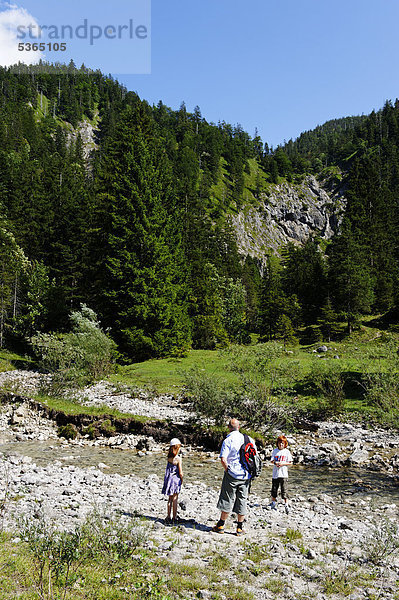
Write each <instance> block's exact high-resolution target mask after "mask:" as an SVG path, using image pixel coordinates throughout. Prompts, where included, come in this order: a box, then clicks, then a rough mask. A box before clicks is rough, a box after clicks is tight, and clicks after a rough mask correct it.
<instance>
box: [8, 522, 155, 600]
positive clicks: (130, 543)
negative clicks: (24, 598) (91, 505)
mask: <svg viewBox="0 0 399 600" xmlns="http://www.w3.org/2000/svg"><path fill="white" fill-rule="evenodd" d="M19 530H20V535H21V538H22V539H23V540H24V542H25V543H26V544H27V547H28V550H29V553H30V555H31V558H32V563H33V564H32V567H33V568H32V574H33V578H34V583H35V587H36V590H37V592H38V597H39V598H42V599H45V598H48V599H49V600H50V598H51V599H53V598H56V597H57V598H66V593H67V590H68V589H71V588H72V586H73V584H74V583H75V582H76V581H77V579H79V569H80V567H81V566H82V565H83V564H84V563H86V562H88V561H90V560H92V559H93V558H98V557H101V558H103V559H104V560H106V561H109V562H110V563H111V562H112V561H118V560H120V559H126V558H130V557H131V556H132V554H134V553H135V552H136V549H137V548H138V547H140V546H141V545H142V544H143V543H144V541H145V540H146V532H145V530H144V528H143V527H142V525H141V524H140V523H139V522H138V520H137V519H136V518H133V519H132V518H129V519H122V517H120V516H116V515H113V514H107V513H106V512H105V511H104V512H102V513H99V512H93V513H92V514H91V515H89V516H88V517H87V519H86V521H85V522H84V523H83V524H82V525H77V526H76V527H75V529H73V530H72V531H59V530H57V529H56V528H55V527H54V525H53V524H51V523H50V522H49V521H48V520H47V519H46V518H45V517H44V515H43V514H41V515H39V516H38V518H37V519H32V518H30V517H24V518H22V519H21V520H20V521H19ZM54 584H55V585H57V586H58V589H59V590H60V591H61V595H60V596H58V595H56V594H55V593H53V585H54ZM35 597H36V596H35Z"/></svg>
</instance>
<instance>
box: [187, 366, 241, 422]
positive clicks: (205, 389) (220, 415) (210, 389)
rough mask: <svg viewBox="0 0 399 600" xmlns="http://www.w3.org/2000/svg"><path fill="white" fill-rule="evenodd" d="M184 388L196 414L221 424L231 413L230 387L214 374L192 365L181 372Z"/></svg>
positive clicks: (231, 393)
mask: <svg viewBox="0 0 399 600" xmlns="http://www.w3.org/2000/svg"><path fill="white" fill-rule="evenodd" d="M183 379H184V388H185V390H186V392H187V393H188V395H189V397H190V399H191V400H192V403H193V409H194V411H195V412H196V413H197V415H198V416H201V417H205V418H206V419H207V420H208V424H210V421H215V423H216V424H217V425H221V424H222V423H223V422H224V420H225V418H226V416H227V415H228V414H230V413H231V408H232V395H233V392H232V389H231V388H230V387H228V386H227V384H225V383H223V382H222V381H221V380H219V379H218V378H217V377H215V376H214V375H208V373H205V372H204V371H201V370H200V369H198V367H193V368H192V369H190V370H189V371H186V372H185V373H183Z"/></svg>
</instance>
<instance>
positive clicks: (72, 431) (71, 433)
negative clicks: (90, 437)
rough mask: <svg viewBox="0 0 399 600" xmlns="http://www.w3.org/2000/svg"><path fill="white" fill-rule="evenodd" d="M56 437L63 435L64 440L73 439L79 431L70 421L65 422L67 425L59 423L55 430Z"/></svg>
mask: <svg viewBox="0 0 399 600" xmlns="http://www.w3.org/2000/svg"><path fill="white" fill-rule="evenodd" d="M57 435H58V437H63V438H65V439H66V440H75V439H76V438H77V437H78V435H79V432H78V430H77V428H76V426H75V425H73V424H72V423H67V425H61V426H60V427H58V430H57Z"/></svg>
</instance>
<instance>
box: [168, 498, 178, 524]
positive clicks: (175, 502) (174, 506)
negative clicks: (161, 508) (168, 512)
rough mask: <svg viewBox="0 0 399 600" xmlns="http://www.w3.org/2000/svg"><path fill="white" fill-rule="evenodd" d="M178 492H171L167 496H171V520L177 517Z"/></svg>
mask: <svg viewBox="0 0 399 600" xmlns="http://www.w3.org/2000/svg"><path fill="white" fill-rule="evenodd" d="M178 496H179V494H173V496H169V498H171V500H172V505H173V520H175V519H176V517H177V498H178Z"/></svg>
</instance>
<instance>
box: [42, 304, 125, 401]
mask: <svg viewBox="0 0 399 600" xmlns="http://www.w3.org/2000/svg"><path fill="white" fill-rule="evenodd" d="M70 319H71V324H72V331H71V332H70V333H66V334H47V333H39V334H37V335H36V336H34V337H33V338H32V339H31V344H32V347H33V351H34V353H35V354H36V355H37V356H38V357H39V358H40V362H41V366H42V367H43V368H44V369H46V370H47V371H49V372H50V373H53V374H54V375H53V385H55V387H56V389H57V388H59V389H60V390H62V389H63V388H65V387H71V386H78V387H79V386H82V385H86V384H87V383H90V382H92V381H95V380H97V379H101V378H102V377H104V376H106V375H107V374H108V373H110V372H111V370H112V368H113V363H114V359H115V355H116V344H115V343H114V342H113V341H112V340H111V339H110V338H109V337H108V336H107V334H106V333H105V332H104V331H103V330H102V329H101V327H100V324H99V323H98V321H97V315H96V313H95V312H94V311H92V310H91V309H90V308H88V307H87V306H86V305H84V304H82V306H81V310H80V311H78V312H73V313H72V314H71V316H70Z"/></svg>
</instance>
